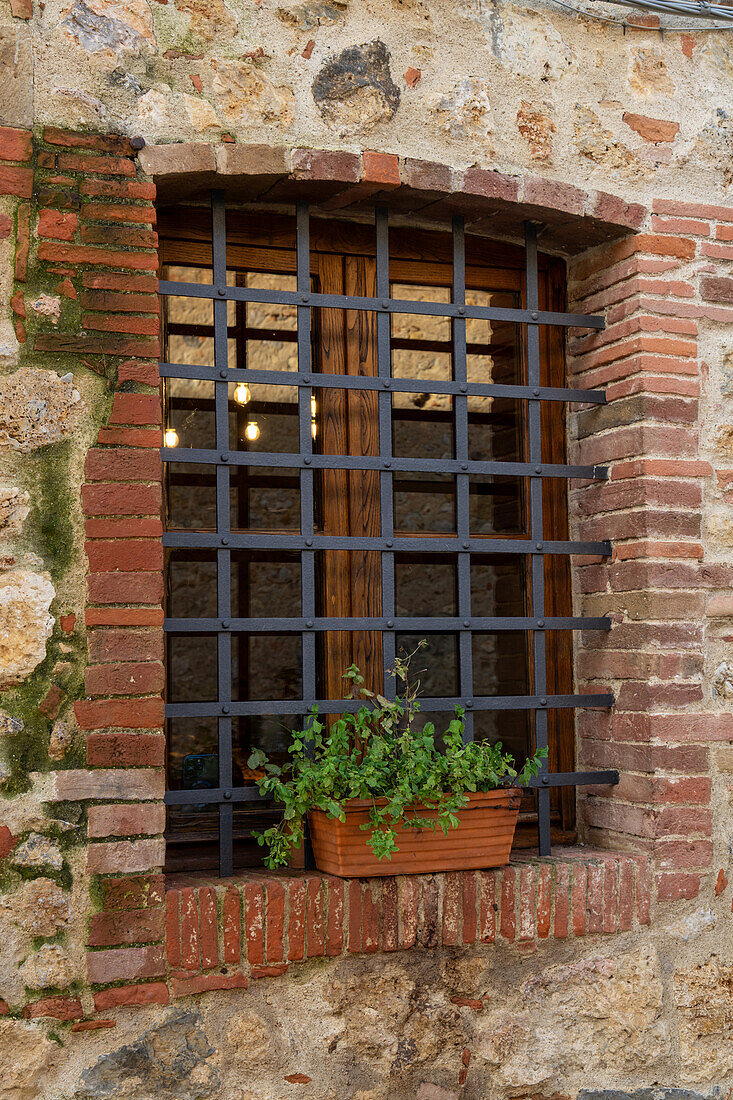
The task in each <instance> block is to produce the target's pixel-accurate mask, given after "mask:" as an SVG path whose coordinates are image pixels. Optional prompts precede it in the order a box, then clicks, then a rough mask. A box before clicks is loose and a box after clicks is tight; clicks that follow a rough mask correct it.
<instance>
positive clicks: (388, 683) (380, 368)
mask: <svg viewBox="0 0 733 1100" xmlns="http://www.w3.org/2000/svg"><path fill="white" fill-rule="evenodd" d="M374 220H375V229H376V283H377V298H379V299H381V300H382V301H387V300H388V299H389V296H390V295H389V222H388V215H387V208H386V207H385V206H378V207H376V209H375V211H374ZM390 324H391V322H390V315H389V313H387V312H386V311H385V312H379V313H377V375H378V377H379V378H381V379H382V389H381V390H380V391H379V457H380V459H381V462H382V466H383V468H382V470H381V472H380V475H379V514H380V523H381V535H382V538H383V539H384V540H385V542H386V543H387V544H388V545H389V544H391V542H392V539H393V538H394V483H393V475H392V472H391V471H390V470H389V469H385V468H384V467H385V466H388V465H389V464H390V463H391V461H392V395H391V393H390V392H389V388H390V379H391V376H392V350H391V344H390ZM381 574H382V616H383V618H384V620H385V623H386V624H389V623H391V622H393V621H394V616H395V570H394V553H392V552H391V551H389V550H383V551H382V569H381ZM382 658H383V664H384V668H385V672H386V670H387V669H388V668H391V667H392V665H393V664H394V659H395V633H394V630H392V629H391V628H390V627H389V625H387V629H386V630H385V631H383V633H382ZM382 690H383V691H384V695H385V697H386V698H387V699H394V698H395V695H396V691H397V684H396V681H395V680H394V679H393V678H392V677H388V676H386V675H385V677H384V683H383V687H382Z"/></svg>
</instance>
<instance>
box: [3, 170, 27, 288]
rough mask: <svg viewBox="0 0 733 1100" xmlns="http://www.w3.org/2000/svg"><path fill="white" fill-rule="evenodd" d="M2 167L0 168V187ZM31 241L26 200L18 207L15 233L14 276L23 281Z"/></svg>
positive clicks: (20, 281)
mask: <svg viewBox="0 0 733 1100" xmlns="http://www.w3.org/2000/svg"><path fill="white" fill-rule="evenodd" d="M1 187H2V169H1V168H0V188H1ZM30 241H31V208H30V204H29V203H27V202H22V203H21V204H20V206H19V207H18V228H17V231H16V234H15V278H16V279H17V280H18V282H19V283H24V282H25V281H26V279H27V277H28V249H29V248H30Z"/></svg>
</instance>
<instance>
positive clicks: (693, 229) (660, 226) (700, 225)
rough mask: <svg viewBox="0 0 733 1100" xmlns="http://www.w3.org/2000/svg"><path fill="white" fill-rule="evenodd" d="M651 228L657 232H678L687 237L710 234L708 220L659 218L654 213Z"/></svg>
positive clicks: (707, 235)
mask: <svg viewBox="0 0 733 1100" xmlns="http://www.w3.org/2000/svg"><path fill="white" fill-rule="evenodd" d="M652 229H653V230H654V231H655V232H657V233H679V234H682V235H683V236H689V237H709V236H710V224H709V222H704V221H700V220H699V219H695V218H660V217H658V216H657V215H656V214H655V215H654V216H653V217H652Z"/></svg>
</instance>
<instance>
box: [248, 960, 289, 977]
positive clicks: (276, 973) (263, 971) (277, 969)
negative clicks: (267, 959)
mask: <svg viewBox="0 0 733 1100" xmlns="http://www.w3.org/2000/svg"><path fill="white" fill-rule="evenodd" d="M288 969H289V964H288V963H285V962H283V963H272V964H271V965H269V966H268V965H265V966H253V967H252V969H251V971H250V977H251V978H279V977H280V976H281V975H282V974H285V973H286V972H287V970H288Z"/></svg>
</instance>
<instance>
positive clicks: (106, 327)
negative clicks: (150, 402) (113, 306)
mask: <svg viewBox="0 0 733 1100" xmlns="http://www.w3.org/2000/svg"><path fill="white" fill-rule="evenodd" d="M82 325H83V327H84V328H85V329H86V331H87V332H115V333H118V332H125V333H129V334H131V335H133V336H157V335H158V332H159V328H160V326H159V322H158V318H157V317H128V316H126V315H125V314H124V313H109V314H104V313H84V314H82ZM140 350H141V351H142V350H143V349H142V348H141V349H140ZM130 396H133V395H130ZM140 396H144V395H142V394H141V395H140Z"/></svg>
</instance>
